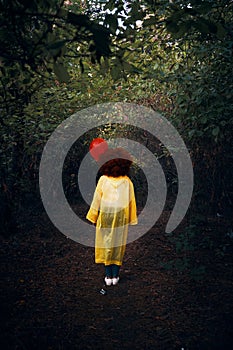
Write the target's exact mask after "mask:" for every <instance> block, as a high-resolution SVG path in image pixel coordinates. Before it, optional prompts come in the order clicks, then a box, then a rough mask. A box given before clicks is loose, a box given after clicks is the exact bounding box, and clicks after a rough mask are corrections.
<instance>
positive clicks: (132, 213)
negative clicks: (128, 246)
mask: <svg viewBox="0 0 233 350" xmlns="http://www.w3.org/2000/svg"><path fill="white" fill-rule="evenodd" d="M129 199H130V201H129V224H130V225H137V223H138V218H137V206H136V200H135V194H134V187H133V183H132V182H131V181H130V183H129Z"/></svg>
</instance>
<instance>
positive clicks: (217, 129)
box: [212, 126, 220, 136]
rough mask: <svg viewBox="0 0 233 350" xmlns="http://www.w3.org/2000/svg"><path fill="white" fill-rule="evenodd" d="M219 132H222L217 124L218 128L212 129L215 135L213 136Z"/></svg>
mask: <svg viewBox="0 0 233 350" xmlns="http://www.w3.org/2000/svg"><path fill="white" fill-rule="evenodd" d="M219 132H220V128H219V126H216V128H214V129H213V130H212V135H213V136H218V134H219Z"/></svg>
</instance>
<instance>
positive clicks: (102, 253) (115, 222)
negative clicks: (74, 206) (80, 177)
mask: <svg viewBox="0 0 233 350" xmlns="http://www.w3.org/2000/svg"><path fill="white" fill-rule="evenodd" d="M86 218H87V219H88V220H89V221H91V222H92V223H96V240H95V262H96V263H103V264H105V265H111V264H116V265H122V260H123V257H124V253H125V247H126V240H127V234H128V225H129V224H130V225H136V224H137V208H136V201H135V195H134V187H133V184H132V182H131V180H130V179H129V178H128V176H120V177H110V176H106V175H103V176H101V178H100V179H99V181H98V184H97V186H96V190H95V193H94V197H93V201H92V203H91V207H90V209H89V211H88V213H87V216H86Z"/></svg>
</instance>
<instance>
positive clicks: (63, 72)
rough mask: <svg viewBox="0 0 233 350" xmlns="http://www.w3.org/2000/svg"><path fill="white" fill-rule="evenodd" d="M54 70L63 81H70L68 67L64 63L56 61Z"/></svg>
mask: <svg viewBox="0 0 233 350" xmlns="http://www.w3.org/2000/svg"><path fill="white" fill-rule="evenodd" d="M53 70H54V73H55V74H56V76H57V78H58V80H59V81H60V82H61V83H68V81H69V80H70V76H69V73H68V72H67V69H66V68H65V67H64V66H63V64H62V63H57V62H55V63H54V65H53Z"/></svg>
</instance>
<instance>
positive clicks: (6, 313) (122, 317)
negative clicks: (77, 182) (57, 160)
mask: <svg viewBox="0 0 233 350" xmlns="http://www.w3.org/2000/svg"><path fill="white" fill-rule="evenodd" d="M163 221H164V222H165V221H166V214H165V215H164V217H163V218H162V220H160V222H159V223H157V224H156V226H155V227H154V228H153V229H152V230H151V231H150V232H149V233H147V234H146V235H145V236H143V237H141V238H140V239H139V240H137V241H136V242H133V243H131V244H129V245H128V246H127V249H126V255H125V263H124V265H123V267H122V270H121V280H120V282H119V284H118V285H117V286H111V287H105V286H104V284H103V267H102V266H101V265H96V264H94V250H93V248H87V247H84V246H81V245H79V244H78V243H75V242H73V241H71V240H69V239H67V238H66V237H64V236H63V235H62V234H61V233H59V232H57V231H56V229H55V228H54V227H53V226H52V224H50V223H49V222H48V220H47V219H46V217H45V216H43V217H39V218H38V217H37V219H36V221H35V220H34V221H33V220H31V222H30V223H27V224H25V225H22V227H21V230H22V233H20V234H18V235H17V236H15V237H11V238H9V239H6V238H1V248H0V252H1V271H2V273H1V275H2V278H1V285H2V287H1V289H2V291H1V297H0V300H1V308H2V311H1V329H2V331H1V339H0V343H1V344H2V346H1V348H2V349H4V350H7V349H10V350H13V349H14V350H21V349H22V350H34V349H38V350H39V349H40V350H41V349H51V350H63V349H64V350H67V349H94V350H95V349H113V350H118V349H127V350H128V349H143V350H144V349H158V350H160V349H161V350H162V349H166V350H170V349H182V348H183V349H185V350H190V349H195V350H198V349H205V350H206V349H207V350H208V349H210V350H213V349H216V350H217V349H223V350H226V349H232V348H233V336H232V335H231V330H232V322H233V305H232V292H233V288H232V266H233V264H232V245H231V246H229V248H228V251H227V252H225V254H224V256H219V257H217V258H216V255H213V254H212V253H211V251H206V253H205V252H200V257H199V258H200V260H204V261H205V263H206V266H207V274H206V275H205V278H204V279H203V280H201V281H199V282H195V281H193V280H191V278H190V277H189V275H188V274H186V273H182V274H181V273H178V272H174V271H172V270H170V271H169V270H165V269H164V268H162V267H161V262H164V263H166V262H167V261H169V260H170V259H171V258H172V257H175V255H176V253H175V250H174V247H173V246H172V244H171V243H170V242H169V240H168V239H167V237H166V236H165V234H164V225H163ZM26 228H27V230H26ZM24 229H25V230H26V231H24ZM103 287H104V288H105V289H106V291H107V294H106V295H101V294H100V293H99V291H100V289H101V288H103Z"/></svg>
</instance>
